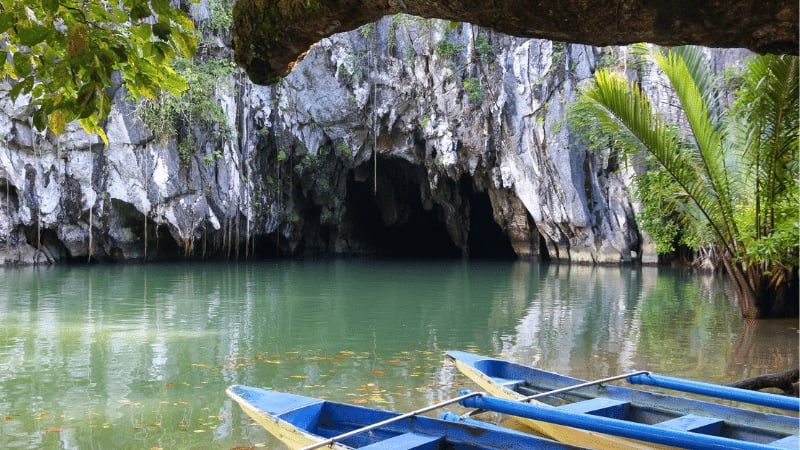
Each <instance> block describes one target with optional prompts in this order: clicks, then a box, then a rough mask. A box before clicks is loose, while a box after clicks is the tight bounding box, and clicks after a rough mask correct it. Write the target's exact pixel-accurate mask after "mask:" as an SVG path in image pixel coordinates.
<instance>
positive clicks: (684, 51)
mask: <svg viewBox="0 0 800 450" xmlns="http://www.w3.org/2000/svg"><path fill="white" fill-rule="evenodd" d="M649 56H651V57H652V58H653V59H654V61H655V63H656V64H657V65H658V66H659V67H660V69H661V70H662V71H663V72H664V74H665V75H666V76H667V78H668V79H669V82H670V84H671V87H672V89H673V90H674V95H675V97H676V98H677V99H678V101H679V104H680V108H681V110H682V114H683V118H682V119H683V120H678V121H677V122H682V123H683V124H684V126H681V123H677V122H669V121H668V120H667V119H666V118H665V117H663V116H661V115H659V114H657V113H656V112H655V110H654V108H653V105H652V103H651V102H650V100H649V99H648V98H647V95H646V94H645V92H644V91H643V89H642V88H641V87H640V86H639V85H638V84H637V83H636V82H633V81H629V80H627V79H626V77H625V76H624V75H623V74H621V73H616V72H613V71H611V70H608V69H600V70H598V71H597V72H596V73H595V77H594V79H593V80H591V82H590V83H589V84H588V85H587V86H586V88H585V89H584V90H583V91H582V92H581V93H580V95H579V97H578V99H577V100H576V102H575V103H574V104H573V105H572V108H571V110H570V118H569V121H570V124H571V125H572V127H573V129H574V130H575V131H576V132H577V134H579V135H581V136H583V138H584V140H585V141H586V142H590V143H592V144H591V145H594V146H595V147H604V148H606V149H608V148H611V149H612V151H619V152H621V155H622V156H623V157H626V158H627V161H628V162H631V163H633V162H634V161H639V163H640V164H641V165H640V166H638V167H635V173H636V175H635V177H634V185H635V194H636V195H637V196H638V199H639V200H640V201H641V202H642V204H643V212H642V215H641V217H640V219H641V220H640V223H639V226H640V227H641V228H642V229H643V231H645V232H647V233H648V234H649V235H650V236H651V237H652V238H653V239H654V240H655V241H656V243H657V245H658V249H659V251H662V252H665V251H670V250H672V249H673V248H674V245H675V244H676V243H678V242H680V243H682V244H686V245H688V246H689V247H691V248H693V249H694V250H695V251H697V252H699V253H700V254H702V256H703V258H704V259H705V261H706V262H708V263H710V264H712V265H715V266H716V267H721V268H722V269H723V270H724V272H725V273H727V275H728V276H729V277H730V279H731V282H732V283H733V286H734V288H735V293H736V296H737V300H738V302H739V306H740V309H741V313H742V315H743V316H744V317H746V318H764V317H774V316H792V315H796V314H797V307H798V289H797V286H798V267H797V266H798V256H799V255H800V252H799V250H800V232H798V230H800V192H798V175H800V174H799V173H798V125H799V123H798V58H797V57H796V56H791V55H783V56H778V55H757V56H755V57H754V58H752V60H751V61H749V63H748V64H747V66H746V68H745V69H744V70H743V72H742V73H741V74H740V78H739V79H738V80H737V81H738V82H737V84H738V87H737V88H736V89H735V93H734V100H733V102H725V101H722V97H721V95H723V94H724V90H723V89H720V88H719V86H720V85H721V84H722V83H721V80H718V79H715V78H714V77H713V76H712V75H711V74H710V73H709V71H708V64H707V62H706V61H705V60H704V58H703V52H702V50H701V49H700V48H698V47H680V48H673V49H670V50H667V49H654V50H652V51H651V52H650V53H649ZM726 104H729V106H725V105H726Z"/></svg>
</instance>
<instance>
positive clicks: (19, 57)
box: [13, 53, 33, 78]
mask: <svg viewBox="0 0 800 450" xmlns="http://www.w3.org/2000/svg"><path fill="white" fill-rule="evenodd" d="M13 61H14V71H15V72H16V73H17V76H18V77H20V78H22V77H27V76H28V75H29V74H30V73H31V72H32V71H33V66H32V65H31V57H30V55H28V54H26V53H14V60H13Z"/></svg>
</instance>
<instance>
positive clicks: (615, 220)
mask: <svg viewBox="0 0 800 450" xmlns="http://www.w3.org/2000/svg"><path fill="white" fill-rule="evenodd" d="M219 50H220V51H221V52H223V53H224V50H225V48H220V49H219ZM708 53H709V58H710V62H711V64H713V67H714V68H715V70H718V71H720V72H721V71H722V70H724V69H725V67H727V66H729V65H730V64H732V62H733V63H735V62H737V61H740V60H741V58H742V56H743V55H744V54H746V53H747V52H745V51H742V50H731V51H719V50H715V51H710V50H709V52H708ZM598 66H606V67H616V68H618V69H619V70H626V71H627V72H628V74H629V76H631V77H636V78H638V79H639V81H640V83H641V84H642V85H643V86H644V87H645V88H646V89H647V90H648V91H649V92H650V93H651V94H652V95H653V98H654V99H655V102H656V103H657V104H659V105H661V107H663V111H664V113H665V114H679V112H677V111H671V110H669V109H668V108H669V105H670V103H671V102H670V98H669V96H668V95H667V93H666V92H665V91H664V90H663V89H664V88H663V86H664V81H663V80H662V79H661V78H660V75H659V74H658V73H656V72H654V70H653V68H652V66H649V65H646V64H639V62H637V61H636V60H635V58H634V57H633V56H631V55H628V52H627V49H626V48H624V47H622V48H604V49H601V48H597V47H590V46H587V45H580V44H562V43H557V42H552V41H547V40H539V39H525V38H514V37H510V36H506V35H501V34H498V33H495V32H491V31H489V30H486V29H483V28H479V27H476V26H471V25H468V24H460V25H453V24H451V23H448V22H445V21H440V20H429V19H421V18H417V17H413V16H407V15H396V16H392V17H386V18H384V19H382V20H380V21H379V22H377V23H375V24H370V25H367V26H365V27H362V28H360V29H359V30H357V31H353V32H349V33H342V34H336V35H333V36H331V37H330V38H326V39H322V40H321V41H320V42H319V43H318V44H317V45H316V46H315V47H314V48H313V49H312V50H311V51H310V52H309V53H308V55H307V56H306V58H305V59H304V60H303V61H302V62H301V63H300V64H298V65H297V67H296V68H295V70H294V71H292V72H291V73H290V74H289V75H288V76H287V77H285V78H284V79H283V80H282V81H281V82H280V83H277V84H275V85H272V86H259V85H255V84H253V83H251V82H250V81H249V80H247V78H246V77H245V76H244V74H243V73H237V74H234V75H232V76H231V80H229V81H230V82H231V83H230V86H236V88H235V89H234V88H231V89H230V90H227V89H220V90H219V91H218V92H217V97H218V98H217V100H218V102H219V103H220V104H221V105H222V107H223V110H224V111H225V114H226V117H227V119H226V120H227V123H228V127H229V128H230V129H231V130H232V136H231V138H230V139H225V140H220V139H213V138H207V136H209V135H210V131H209V130H203V129H200V128H196V126H194V128H192V130H190V131H191V133H192V135H193V136H198V138H197V139H196V142H197V143H198V144H196V145H195V146H194V147H193V149H192V152H191V153H190V154H189V155H188V157H187V156H185V157H184V158H181V156H180V152H179V147H180V145H179V144H180V143H178V142H176V141H175V140H173V141H170V142H165V143H160V142H159V141H157V140H155V139H154V138H153V135H152V133H151V132H150V131H148V130H147V129H145V128H144V127H143V125H142V123H141V122H140V121H139V120H138V119H136V118H135V117H134V114H133V106H134V105H131V104H129V103H128V102H127V101H126V94H125V92H124V90H123V89H119V90H118V91H117V93H116V96H115V103H114V107H113V109H112V114H111V116H110V117H109V120H108V123H107V126H106V130H107V131H106V132H107V135H108V137H109V141H110V143H109V146H108V147H103V145H102V144H101V143H99V142H100V141H99V140H98V139H97V138H95V137H90V136H87V135H86V134H85V133H83V131H81V130H80V129H79V128H77V127H72V128H70V129H69V130H68V132H67V133H65V135H63V136H61V137H56V136H53V135H52V134H40V133H37V132H34V131H32V127H31V120H30V111H29V109H28V108H27V104H26V102H25V101H24V99H19V100H18V101H17V103H15V104H12V103H11V102H10V100H9V99H8V96H7V91H8V88H9V86H8V85H4V86H2V92H0V136H3V139H2V143H0V255H2V257H0V261H3V262H4V263H5V264H32V263H46V262H56V261H63V260H99V261H114V260H142V259H147V260H151V259H162V258H175V257H225V258H233V257H238V258H244V257H249V256H252V255H310V254H379V255H381V254H386V255H411V256H433V255H436V256H453V257H460V256H464V255H469V256H514V255H516V256H517V257H522V258H544V259H552V260H558V261H577V262H590V263H620V262H626V261H632V260H641V261H643V262H654V261H655V255H653V253H652V251H651V250H650V247H648V244H647V242H648V240H647V239H646V238H643V237H642V236H641V235H640V233H639V231H638V229H637V227H636V224H635V220H634V219H635V209H636V207H635V205H634V204H632V203H631V201H630V200H629V198H628V195H627V186H628V184H629V180H630V172H629V169H628V168H627V167H626V166H625V164H624V162H622V161H619V160H618V159H617V158H616V157H615V156H614V155H612V154H608V153H606V154H597V153H587V152H586V151H584V150H583V149H582V148H581V147H580V146H579V145H578V144H577V143H576V142H575V139H574V137H573V136H571V135H570V133H569V130H568V128H567V126H566V124H565V121H564V112H565V109H566V107H567V105H568V104H569V102H570V101H571V99H572V98H573V97H574V95H575V92H576V89H577V88H578V85H579V84H580V82H581V81H582V80H584V79H586V78H588V77H591V76H592V73H593V71H594V70H595V69H596V68H597V67H598Z"/></svg>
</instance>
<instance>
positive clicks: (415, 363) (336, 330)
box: [0, 260, 798, 449]
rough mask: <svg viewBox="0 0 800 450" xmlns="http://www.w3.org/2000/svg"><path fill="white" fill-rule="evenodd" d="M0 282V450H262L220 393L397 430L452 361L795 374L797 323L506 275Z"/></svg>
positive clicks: (244, 267) (594, 271)
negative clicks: (293, 399)
mask: <svg viewBox="0 0 800 450" xmlns="http://www.w3.org/2000/svg"><path fill="white" fill-rule="evenodd" d="M2 274H3V276H2V277H0V417H2V422H0V428H1V429H2V432H0V447H2V448H76V449H77V448H81V449H84V448H220V449H223V448H224V449H228V448H231V447H235V446H266V447H270V448H272V447H275V446H277V445H278V444H276V442H275V441H273V440H271V438H270V437H268V436H267V435H266V434H265V433H264V432H263V431H261V430H259V429H257V428H254V427H252V426H250V425H249V422H248V420H247V418H245V417H243V416H242V414H241V413H240V411H239V410H238V408H237V407H235V406H234V405H233V404H232V403H231V402H230V401H229V400H227V398H226V397H225V395H224V389H225V387H227V386H228V385H230V384H233V383H242V384H251V385H256V386H263V387H270V388H275V389H280V390H289V391H296V392H299V393H303V394H306V395H311V396H318V397H325V398H330V399H335V400H343V401H348V402H353V403H359V404H367V405H372V406H378V407H383V408H390V409H396V410H402V411H408V410H411V409H414V408H418V407H421V406H424V405H427V404H430V403H433V402H436V401H439V400H442V399H444V398H449V397H452V396H455V395H456V393H457V392H458V390H459V389H462V388H464V387H471V386H470V385H468V383H467V382H466V381H465V380H464V379H463V377H461V376H460V375H458V374H457V373H456V372H455V371H454V369H453V368H452V367H451V366H449V365H445V364H444V362H443V358H442V351H444V350H448V349H467V350H473V351H476V352H479V353H484V354H490V355H497V354H499V355H503V356H504V357H508V358H510V359H514V360H516V361H521V362H524V363H532V364H536V365H537V366H539V367H542V368H545V369H550V370H555V371H559V372H562V373H565V374H569V375H573V376H579V377H584V378H594V377H601V376H606V375H612V374H617V373H621V372H623V371H626V370H629V369H634V368H638V369H649V370H653V371H656V372H660V373H663V374H668V375H679V376H686V377H691V378H694V379H701V380H707V381H712V382H720V383H723V382H729V381H734V380H737V379H741V378H746V377H749V376H754V375H757V374H760V373H766V372H776V371H781V370H785V369H788V368H792V367H796V366H797V364H798V360H797V357H798V355H797V353H798V352H797V347H798V344H797V340H798V335H797V323H796V321H769V322H756V323H743V322H742V320H741V319H739V315H738V312H737V310H736V307H735V305H734V304H733V303H732V302H731V301H730V299H729V295H728V292H729V291H728V288H727V286H726V284H725V283H724V282H723V280H719V279H714V278H705V277H696V276H687V275H683V274H680V273H676V272H664V271H658V270H656V269H653V268H643V269H631V268H593V267H583V266H549V265H538V264H528V263H522V262H516V263H499V262H492V263H487V262H471V263H468V262H461V261H456V262H453V261H447V262H433V261H401V262H396V261H367V260H334V261H304V262H303V261H301V262H298V261H283V262H272V263H257V264H256V263H254V264H230V265H222V264H220V265H215V264H206V265H192V264H180V265H177V264H176V265H147V266H137V265H122V266H107V267H68V268H54V269H32V268H26V269H16V270H6V271H4V272H2Z"/></svg>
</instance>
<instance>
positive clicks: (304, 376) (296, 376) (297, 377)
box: [289, 375, 308, 380]
mask: <svg viewBox="0 0 800 450" xmlns="http://www.w3.org/2000/svg"><path fill="white" fill-rule="evenodd" d="M289 378H294V379H296V380H305V379H306V378H308V375H290V376H289Z"/></svg>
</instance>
